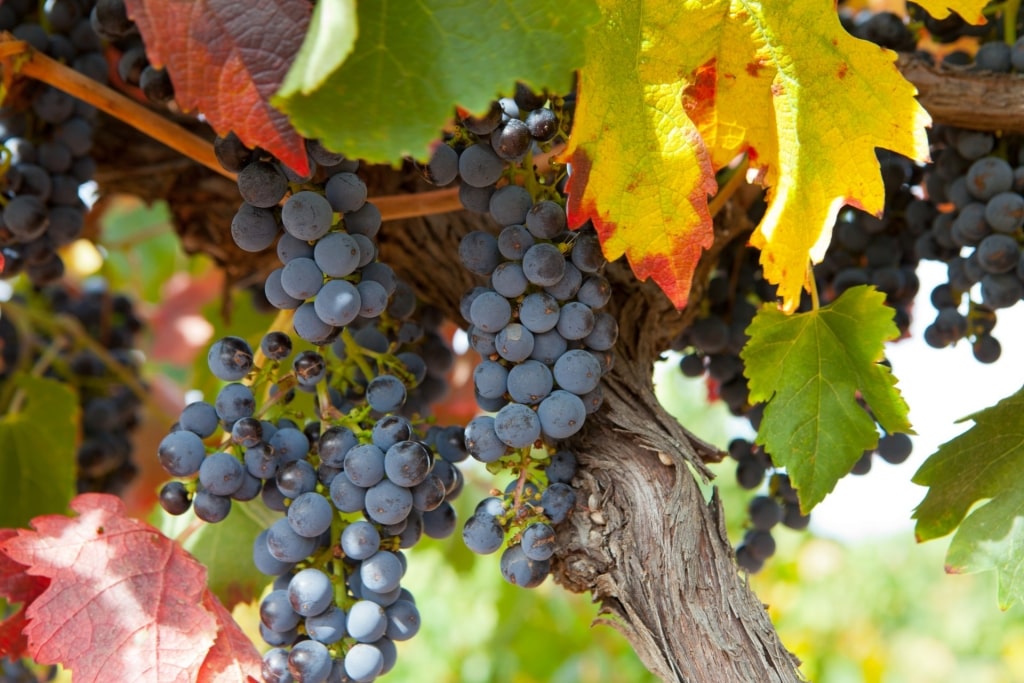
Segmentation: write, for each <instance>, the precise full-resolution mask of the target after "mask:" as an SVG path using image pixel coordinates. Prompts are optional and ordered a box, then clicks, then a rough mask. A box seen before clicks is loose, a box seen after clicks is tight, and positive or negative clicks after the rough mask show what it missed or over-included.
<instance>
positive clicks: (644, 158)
mask: <svg viewBox="0 0 1024 683" xmlns="http://www.w3.org/2000/svg"><path fill="white" fill-rule="evenodd" d="M600 4H601V9H602V15H603V16H602V21H601V23H600V24H599V25H598V26H597V27H596V28H595V29H594V30H593V31H592V34H591V36H590V38H589V39H588V41H587V64H586V68H585V69H583V71H582V73H581V76H580V87H579V91H580V96H579V100H578V107H577V110H576V117H575V120H574V124H573V135H572V138H571V139H570V141H569V146H568V148H567V150H566V152H565V154H564V156H563V158H564V159H566V160H568V161H569V162H570V163H571V164H572V175H571V176H570V178H569V185H568V192H569V205H568V213H569V220H570V223H571V226H572V227H574V228H575V227H579V226H580V225H582V224H583V223H584V222H586V221H587V220H590V221H592V222H593V224H594V227H595V228H596V229H597V232H598V235H599V237H600V239H601V244H602V247H603V249H604V253H605V256H607V257H608V259H616V258H618V257H619V256H622V254H623V253H625V254H626V258H628V259H629V263H630V265H631V266H632V268H633V272H634V273H636V275H637V277H638V278H640V279H647V278H649V277H653V278H654V280H655V282H657V283H658V284H659V285H660V286H661V288H662V289H663V290H665V293H666V294H668V296H669V298H670V299H671V300H672V302H673V303H674V304H675V305H676V306H678V307H680V308H681V307H683V306H685V305H686V299H687V296H688V294H689V291H690V282H691V280H692V278H693V271H694V268H695V267H696V265H697V260H698V259H699V258H700V254H701V252H702V251H703V250H704V249H706V248H707V247H709V246H710V245H711V241H712V231H711V215H710V213H709V212H708V195H709V194H711V193H713V192H714V191H715V189H716V185H715V180H714V174H713V172H712V170H711V163H710V158H709V156H708V153H707V151H706V149H705V147H704V144H703V142H702V141H701V139H700V136H699V134H698V132H697V129H696V127H695V126H694V125H693V123H692V122H691V121H690V118H689V117H688V116H687V113H686V111H685V110H684V109H683V97H682V95H683V89H684V88H685V87H686V86H687V84H688V83H687V81H686V79H685V77H686V76H688V74H686V73H683V74H680V73H679V70H678V67H679V64H680V63H682V62H681V60H680V59H679V53H680V51H681V50H682V43H685V42H686V41H688V40H690V37H689V35H688V34H684V33H682V32H681V31H680V27H682V26H685V25H687V24H688V23H689V22H691V21H693V20H694V19H695V18H696V17H691V9H690V8H689V7H688V5H687V3H680V2H672V1H670V0H648V1H647V2H643V3H632V2H625V3H624V2H615V1H613V0H604V1H603V2H601V3H600ZM719 18H721V17H719ZM712 25H713V22H712Z"/></svg>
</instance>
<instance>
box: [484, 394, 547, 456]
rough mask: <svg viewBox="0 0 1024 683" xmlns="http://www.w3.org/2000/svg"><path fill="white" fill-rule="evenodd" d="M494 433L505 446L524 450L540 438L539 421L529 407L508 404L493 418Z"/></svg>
mask: <svg viewBox="0 0 1024 683" xmlns="http://www.w3.org/2000/svg"><path fill="white" fill-rule="evenodd" d="M494 431H495V433H496V434H497V435H498V438H499V439H500V440H501V441H502V443H504V444H506V445H507V446H510V447H512V448H524V447H526V446H529V445H531V444H532V443H533V442H534V441H536V440H537V439H538V438H540V431H541V421H540V418H538V417H537V413H535V412H534V411H532V410H531V409H530V408H529V407H527V406H524V405H522V404H519V403H509V404H508V405H506V406H505V407H503V408H502V409H501V410H499V411H498V413H497V415H495V416H494Z"/></svg>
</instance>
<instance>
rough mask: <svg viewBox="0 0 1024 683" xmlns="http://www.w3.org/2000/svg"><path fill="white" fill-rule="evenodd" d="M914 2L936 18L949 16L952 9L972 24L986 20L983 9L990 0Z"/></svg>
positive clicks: (924, 0)
mask: <svg viewBox="0 0 1024 683" xmlns="http://www.w3.org/2000/svg"><path fill="white" fill-rule="evenodd" d="M914 2H916V3H917V4H918V5H920V6H921V7H923V8H924V11H925V12H927V13H928V14H930V15H932V16H933V17H935V18H936V19H942V18H943V17H945V16H948V15H949V12H950V10H952V11H954V12H956V13H957V14H959V15H960V16H961V17H963V18H964V19H966V20H967V21H968V22H969V23H971V24H981V23H983V22H984V21H985V17H984V15H983V14H982V13H981V11H982V10H983V9H984V8H985V5H987V4H988V0H914Z"/></svg>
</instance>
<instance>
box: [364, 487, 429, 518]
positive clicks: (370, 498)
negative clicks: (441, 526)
mask: <svg viewBox="0 0 1024 683" xmlns="http://www.w3.org/2000/svg"><path fill="white" fill-rule="evenodd" d="M411 510H412V493H411V492H410V491H409V489H407V488H405V487H404V486H399V485H398V484H395V483H393V482H390V481H388V480H387V479H385V480H383V481H379V482H377V483H376V484H374V485H373V486H371V487H370V488H368V489H367V490H366V513H367V515H369V517H370V519H371V520H373V521H375V522H377V523H378V524H397V523H399V522H401V521H402V520H404V519H405V518H406V517H408V516H409V512H410V511H411ZM428 514H429V513H428Z"/></svg>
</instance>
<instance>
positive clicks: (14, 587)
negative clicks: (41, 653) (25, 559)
mask: <svg viewBox="0 0 1024 683" xmlns="http://www.w3.org/2000/svg"><path fill="white" fill-rule="evenodd" d="M17 535H18V532H17V531H15V530H14V529H0V545H2V544H3V542H4V541H6V540H7V539H9V538H13V537H15V536H17ZM26 569H27V567H26V566H25V565H23V564H20V563H18V562H15V561H14V560H12V559H11V558H9V557H8V556H7V555H5V554H3V553H2V552H0V597H2V598H4V599H5V600H7V601H8V602H10V603H19V602H20V603H23V604H22V605H21V608H20V609H18V611H17V612H15V613H14V614H12V615H10V616H9V617H7V619H5V620H4V621H3V622H0V657H6V658H9V659H19V658H20V657H23V656H25V652H26V651H27V649H28V640H27V639H26V638H25V634H24V630H25V626H26V624H27V623H28V621H27V620H26V617H25V608H26V607H28V605H29V604H30V603H31V602H32V601H33V600H35V599H36V598H37V597H39V596H40V595H41V594H42V592H43V591H44V590H46V587H47V586H49V585H50V580H49V579H47V578H45V577H41V576H29V575H28V574H27V573H25V570H26Z"/></svg>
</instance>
